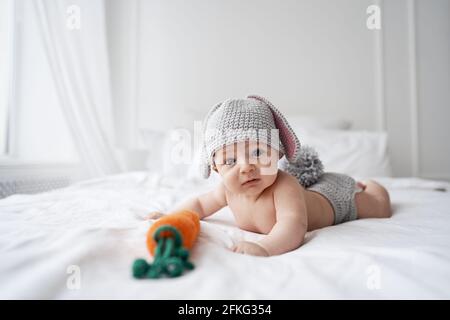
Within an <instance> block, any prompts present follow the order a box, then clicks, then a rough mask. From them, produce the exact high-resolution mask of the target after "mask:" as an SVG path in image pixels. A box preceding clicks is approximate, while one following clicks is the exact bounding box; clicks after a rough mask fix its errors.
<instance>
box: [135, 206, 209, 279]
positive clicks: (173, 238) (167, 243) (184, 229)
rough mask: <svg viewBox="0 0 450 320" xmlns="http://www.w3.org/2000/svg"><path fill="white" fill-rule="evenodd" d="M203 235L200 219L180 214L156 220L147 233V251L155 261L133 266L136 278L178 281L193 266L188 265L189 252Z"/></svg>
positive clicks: (183, 212)
mask: <svg viewBox="0 0 450 320" xmlns="http://www.w3.org/2000/svg"><path fill="white" fill-rule="evenodd" d="M199 233H200V219H199V215H198V214H197V213H195V212H193V211H190V210H180V211H177V212H174V213H172V214H169V215H166V216H163V217H162V218H159V219H158V220H156V221H155V222H154V223H153V224H152V226H151V227H150V229H149V230H148V232H147V249H148V251H149V252H150V254H151V255H152V256H153V257H154V260H153V263H152V264H149V263H147V261H145V260H144V259H137V260H135V261H134V264H133V276H134V277H135V278H139V279H141V278H159V277H160V276H162V275H163V274H166V275H168V276H169V277H178V276H180V275H181V274H182V273H183V270H184V269H188V270H191V269H193V268H194V265H193V264H192V263H191V262H189V261H188V258H189V251H188V250H189V249H191V248H192V246H193V245H194V243H195V240H196V239H197V237H198V234H199Z"/></svg>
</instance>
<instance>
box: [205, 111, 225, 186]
mask: <svg viewBox="0 0 450 320" xmlns="http://www.w3.org/2000/svg"><path fill="white" fill-rule="evenodd" d="M221 105H222V102H219V103H217V104H216V105H214V106H213V107H212V108H211V109H210V110H209V112H208V114H207V115H206V117H205V120H204V121H203V135H204V134H205V131H206V126H207V124H208V121H209V118H210V117H211V115H212V114H213V113H214V112H215V111H216V110H217V109H219V107H220V106H221ZM202 140H203V145H202V150H201V159H200V173H201V175H202V177H203V178H205V179H208V178H209V176H210V174H211V163H210V156H211V155H209V154H207V152H206V145H205V142H204V140H205V139H204V137H203V139H202Z"/></svg>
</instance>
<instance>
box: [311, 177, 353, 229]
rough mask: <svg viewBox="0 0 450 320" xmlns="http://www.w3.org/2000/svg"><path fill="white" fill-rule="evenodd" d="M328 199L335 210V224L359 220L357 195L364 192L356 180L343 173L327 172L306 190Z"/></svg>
mask: <svg viewBox="0 0 450 320" xmlns="http://www.w3.org/2000/svg"><path fill="white" fill-rule="evenodd" d="M306 190H309V191H315V192H318V193H320V194H321V195H323V196H324V197H325V198H327V199H328V200H329V201H330V203H331V205H332V206H333V210H334V224H339V223H343V222H346V221H351V220H355V219H356V218H357V216H358V215H357V211H356V203H355V193H357V192H359V191H362V189H361V188H359V187H357V184H356V181H355V179H353V178H352V177H350V176H347V175H345V174H341V173H334V172H325V173H324V174H323V175H322V176H321V177H320V179H319V181H317V182H316V183H315V184H313V185H312V186H309V187H308V188H306Z"/></svg>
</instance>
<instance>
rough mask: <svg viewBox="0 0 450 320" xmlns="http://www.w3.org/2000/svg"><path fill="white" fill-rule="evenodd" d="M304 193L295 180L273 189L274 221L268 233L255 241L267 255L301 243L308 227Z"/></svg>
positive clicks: (286, 249)
mask: <svg viewBox="0 0 450 320" xmlns="http://www.w3.org/2000/svg"><path fill="white" fill-rule="evenodd" d="M294 179H295V178H294ZM287 181H289V180H287ZM304 193H305V190H304V189H303V187H302V186H301V185H300V184H298V183H297V181H293V182H292V181H289V183H281V184H280V185H279V186H278V187H277V188H276V189H275V190H274V195H273V197H274V204H275V210H276V223H275V225H274V226H273V228H272V230H271V231H270V233H269V234H268V235H267V236H265V237H264V238H263V239H261V240H260V241H258V242H257V243H258V244H259V245H260V246H261V247H263V248H264V249H265V250H266V251H267V253H268V254H269V255H271V256H272V255H277V254H281V253H285V252H288V251H291V250H294V249H297V248H298V247H300V246H301V245H302V244H303V240H304V237H305V234H306V231H307V229H308V216H307V212H306V202H305V194H304Z"/></svg>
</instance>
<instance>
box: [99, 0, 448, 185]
mask: <svg viewBox="0 0 450 320" xmlns="http://www.w3.org/2000/svg"><path fill="white" fill-rule="evenodd" d="M113 3H115V6H111V7H109V8H108V10H109V14H110V15H112V16H113V17H115V19H116V21H117V18H118V17H120V11H123V14H124V15H125V16H127V19H128V20H127V21H128V22H127V24H126V26H123V27H124V28H125V29H121V28H122V26H121V27H120V32H118V30H119V27H118V25H117V24H112V27H110V38H111V41H112V46H114V43H116V45H117V43H120V41H121V43H122V44H124V43H127V44H128V45H129V48H128V49H125V50H124V48H123V47H121V49H120V50H121V53H122V54H123V56H122V58H120V57H119V58H118V59H116V61H120V60H121V59H122V64H120V63H118V64H117V65H113V68H115V69H116V70H114V69H113V74H114V77H115V78H114V79H113V81H116V82H117V83H118V84H119V85H116V88H120V87H121V85H120V84H125V83H126V84H130V83H131V85H132V86H133V84H134V85H135V87H133V88H131V89H128V93H126V94H125V97H126V99H124V101H125V100H126V101H128V102H130V104H128V105H127V108H128V109H130V108H132V109H133V111H131V113H132V114H133V113H134V114H133V115H132V116H131V117H130V116H128V118H124V121H123V122H122V123H126V124H125V125H122V129H123V134H124V135H125V136H129V137H131V141H134V140H133V139H135V138H133V135H134V136H136V134H135V133H136V129H135V128H136V127H139V128H152V129H164V128H168V127H170V126H178V125H189V124H190V123H191V121H192V120H194V119H201V118H202V117H203V116H204V114H205V113H206V111H207V110H208V109H209V108H210V107H211V106H212V105H213V104H214V103H216V102H217V101H220V100H223V99H224V98H227V97H239V96H244V95H245V94H247V93H258V94H262V95H265V96H267V97H270V98H271V99H272V100H273V101H275V102H276V103H277V105H278V107H279V108H280V109H281V110H282V111H283V112H285V113H286V114H288V115H289V114H308V115H319V116H320V115H330V114H331V115H335V116H336V117H339V118H346V119H350V120H352V122H353V125H354V128H355V129H368V130H387V131H388V133H389V136H390V145H389V147H390V151H391V158H392V162H393V169H394V173H395V175H396V176H410V175H418V176H424V177H433V178H446V179H449V180H450V161H449V160H450V151H449V148H448V147H446V146H445V143H444V141H445V138H447V137H450V129H449V126H447V125H446V119H449V118H450V111H449V110H450V109H449V108H448V107H449V101H450V99H449V89H450V80H449V70H450V61H449V41H450V36H449V29H450V28H449V22H448V21H449V2H448V1H447V0H416V1H414V0H379V1H365V0H338V1H336V0H319V1H317V0H316V1H313V0H304V1H295V0H287V1H275V0H247V1H238V0H231V1H221V0H208V1H207V0H192V1H189V2H186V1H182V0H170V1H167V0H165V1H163V0H152V1H138V0H134V1H120V0H114V1H113ZM371 4H379V5H380V6H381V8H382V18H383V24H382V30H381V31H374V30H368V29H367V28H366V18H367V14H366V8H367V7H368V6H369V5H371ZM130 21H131V22H133V21H135V24H134V25H133V23H130ZM111 35H112V36H111ZM114 35H117V36H114ZM127 36H128V37H130V36H131V37H132V38H131V39H133V37H135V38H134V40H131V41H128V42H126V41H127V40H126V37H127ZM120 39H122V40H120ZM124 39H125V40H124ZM129 39H130V38H129ZM116 58H117V57H116ZM130 59H131V61H134V62H130ZM123 61H126V63H128V65H129V66H131V68H123V66H124V63H125V62H123ZM118 68H122V71H121V70H119V69H118ZM123 75H126V76H125V77H124V76H123ZM130 81H131V82H130ZM116 94H119V95H121V94H122V93H116ZM122 99H123V97H122ZM118 107H119V108H122V109H121V110H122V112H124V111H123V110H127V109H126V108H124V107H123V104H122V103H121V104H120V105H119V106H118ZM129 143H130V145H131V144H133V143H134V142H129Z"/></svg>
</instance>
